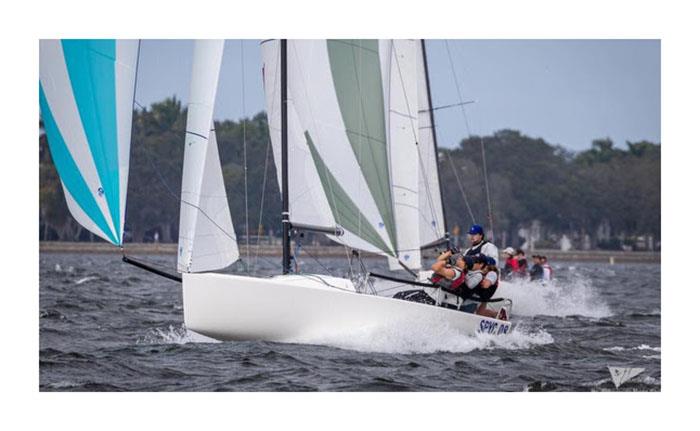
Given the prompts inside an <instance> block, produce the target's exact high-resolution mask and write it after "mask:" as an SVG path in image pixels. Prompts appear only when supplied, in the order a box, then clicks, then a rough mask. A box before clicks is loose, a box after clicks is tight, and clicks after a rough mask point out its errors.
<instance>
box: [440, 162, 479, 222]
mask: <svg viewBox="0 0 700 431" xmlns="http://www.w3.org/2000/svg"><path fill="white" fill-rule="evenodd" d="M445 154H447V160H448V161H449V162H450V167H451V168H452V174H453V175H454V176H455V181H457V187H458V188H459V192H460V194H461V195H462V200H464V204H465V205H466V206H467V211H469V217H471V218H472V223H476V217H474V212H472V207H471V205H469V201H468V200H467V194H466V193H465V192H464V188H463V187H462V181H460V179H459V176H458V174H457V168H456V167H455V163H454V161H453V160H452V156H451V155H450V151H449V150H447V151H445Z"/></svg>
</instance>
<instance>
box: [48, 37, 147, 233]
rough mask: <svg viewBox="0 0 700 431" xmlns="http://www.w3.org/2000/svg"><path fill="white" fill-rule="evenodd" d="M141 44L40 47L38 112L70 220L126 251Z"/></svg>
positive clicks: (56, 42)
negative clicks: (125, 224) (133, 121)
mask: <svg viewBox="0 0 700 431" xmlns="http://www.w3.org/2000/svg"><path fill="white" fill-rule="evenodd" d="M138 51H139V42H138V41H136V40H113V39H100V40H85V39H72V40H41V41H40V42H39V104H40V107H41V115H42V119H43V122H44V130H45V131H46V134H47V138H48V143H49V149H50V151H51V157H52V158H53V161H54V165H55V166H56V170H57V171H58V175H59V177H60V179H61V184H62V186H63V192H64V195H65V197H66V203H67V205H68V209H69V210H70V212H71V214H72V215H73V217H74V218H75V219H76V220H77V221H78V223H80V224H81V225H82V226H84V227H85V228H86V229H88V230H89V231H90V232H92V233H94V234H96V235H98V236H100V237H102V238H104V239H106V240H107V241H109V242H111V243H113V244H115V245H121V244H122V239H123V233H124V209H125V205H126V190H127V179H128V176H129V149H130V145H131V119H132V112H133V103H134V86H135V82H136V64H137V60H138Z"/></svg>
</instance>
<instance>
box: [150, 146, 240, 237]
mask: <svg viewBox="0 0 700 431" xmlns="http://www.w3.org/2000/svg"><path fill="white" fill-rule="evenodd" d="M143 150H144V154H146V158H147V159H148V162H149V164H150V165H151V168H153V171H155V173H156V175H158V179H159V180H160V183H161V185H162V186H163V187H164V188H165V190H166V191H167V192H168V194H170V196H171V197H172V198H173V199H175V200H177V201H178V202H181V203H184V204H185V205H189V206H191V207H193V208H196V209H197V211H199V212H200V213H201V214H202V215H204V217H206V218H207V219H209V221H211V223H212V224H213V225H214V226H216V227H217V228H218V229H219V230H220V231H221V232H223V233H224V235H226V236H227V237H229V238H230V239H231V240H233V241H236V236H235V235H234V236H231V234H229V233H228V232H226V230H225V229H224V228H222V227H221V226H219V224H218V223H216V222H215V221H214V220H213V219H212V218H211V217H209V214H207V213H206V212H205V211H204V210H203V209H202V208H200V207H199V206H197V205H195V204H193V203H191V202H187V201H186V200H184V199H182V198H180V197H178V196H177V195H176V194H175V193H174V192H173V191H172V190H171V189H170V187H169V186H168V184H167V182H166V181H165V178H163V175H162V174H161V172H160V170H159V169H158V168H157V167H156V165H155V163H154V162H153V159H152V158H151V156H150V150H148V149H147V148H146V144H145V143H144V144H143Z"/></svg>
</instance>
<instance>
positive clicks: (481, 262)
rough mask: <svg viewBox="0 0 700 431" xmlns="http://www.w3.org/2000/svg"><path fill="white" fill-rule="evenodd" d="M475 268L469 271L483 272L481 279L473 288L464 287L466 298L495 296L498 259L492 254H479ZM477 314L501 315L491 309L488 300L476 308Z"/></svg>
mask: <svg viewBox="0 0 700 431" xmlns="http://www.w3.org/2000/svg"><path fill="white" fill-rule="evenodd" d="M474 261H475V262H474V265H473V268H474V269H473V270H472V271H470V272H469V275H471V273H472V272H479V273H481V281H480V282H479V284H478V285H477V286H475V287H473V288H469V287H467V288H463V292H464V293H465V295H464V296H463V297H464V298H465V299H473V300H475V301H487V300H489V299H491V298H492V297H493V294H494V293H496V289H498V266H497V264H496V260H495V259H493V258H492V257H490V256H485V255H477V256H475V257H474ZM476 314H479V315H482V316H487V317H494V318H495V317H499V318H500V316H498V314H499V313H498V312H496V311H493V310H489V309H488V308H487V303H486V302H481V303H480V304H479V306H478V307H477V309H476Z"/></svg>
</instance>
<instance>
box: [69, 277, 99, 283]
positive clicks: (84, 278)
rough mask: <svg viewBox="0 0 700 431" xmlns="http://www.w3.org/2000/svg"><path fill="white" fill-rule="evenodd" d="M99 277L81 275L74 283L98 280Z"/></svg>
mask: <svg viewBox="0 0 700 431" xmlns="http://www.w3.org/2000/svg"><path fill="white" fill-rule="evenodd" d="M99 279H100V277H96V276H89V277H83V278H81V279H80V280H76V282H75V284H83V283H87V282H88V281H93V280H99Z"/></svg>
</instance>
